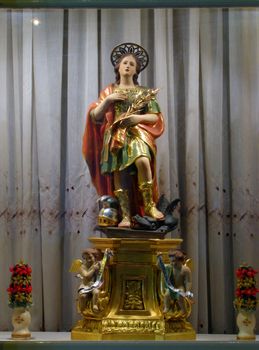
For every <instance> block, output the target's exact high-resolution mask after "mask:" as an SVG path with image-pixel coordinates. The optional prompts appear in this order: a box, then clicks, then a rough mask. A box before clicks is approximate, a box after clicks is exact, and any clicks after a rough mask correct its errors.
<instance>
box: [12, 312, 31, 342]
mask: <svg viewBox="0 0 259 350" xmlns="http://www.w3.org/2000/svg"><path fill="white" fill-rule="evenodd" d="M30 324H31V314H30V312H29V310H28V309H26V308H25V307H16V308H14V309H13V315H12V325H13V332H12V338H14V339H29V338H31V333H30V331H29V326H30Z"/></svg>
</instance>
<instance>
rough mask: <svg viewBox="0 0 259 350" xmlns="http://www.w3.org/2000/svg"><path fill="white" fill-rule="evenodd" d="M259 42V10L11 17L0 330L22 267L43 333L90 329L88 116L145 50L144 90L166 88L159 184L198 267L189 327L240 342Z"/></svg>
mask: <svg viewBox="0 0 259 350" xmlns="http://www.w3.org/2000/svg"><path fill="white" fill-rule="evenodd" d="M35 18H37V19H38V21H39V24H38V25H35V21H33V20H34V19H35ZM36 24H37V23H36ZM258 39H259V10H257V9H233V10H226V9H181V10H179V9H177V10H176V9H155V10H153V9H132V10H129V9H113V10H109V9H107V10H97V9H81V10H62V9H59V10H39V11H38V10H37V11H36V10H20V11H16V10H12V11H11V10H0V84H1V94H0V140H1V152H0V249H1V251H0V252H1V254H0V271H1V277H0V281H1V283H0V296H1V298H0V300H1V312H0V329H1V330H7V329H11V323H10V318H11V316H10V315H11V311H10V309H9V307H8V300H7V292H6V288H7V287H8V284H9V280H10V272H9V269H8V268H9V266H10V265H12V264H14V263H17V262H18V261H19V260H20V259H23V260H24V261H25V262H28V263H29V264H30V265H31V266H32V269H33V275H32V284H33V301H34V306H33V307H32V309H31V313H32V327H31V328H32V329H33V330H49V331H57V330H69V329H71V327H72V326H73V325H74V324H75V322H76V319H77V318H78V315H77V313H76V308H75V297H76V288H77V281H76V279H75V278H74V277H73V276H72V275H71V274H70V273H69V272H68V270H69V267H70V264H71V262H72V260H73V259H75V258H80V256H81V253H82V251H83V250H84V249H85V248H86V247H87V246H89V242H88V240H87V238H88V237H89V236H92V235H95V234H96V233H95V232H94V226H95V222H96V216H97V205H96V200H97V195H96V192H95V189H94V188H93V186H92V184H91V180H90V178H89V172H88V169H87V166H86V164H85V163H84V161H83V158H82V155H81V142H82V134H83V129H84V124H85V114H86V110H87V106H88V104H89V103H90V102H92V101H94V100H96V99H97V96H98V91H99V90H100V89H101V88H104V87H105V86H106V85H107V84H108V83H109V82H112V81H114V74H113V69H112V66H111V63H110V59H109V57H110V52H111V50H112V48H113V47H114V46H115V45H117V44H118V43H121V42H136V43H139V44H141V45H142V46H144V47H145V48H146V49H147V51H148V52H149V54H150V63H149V66H148V68H147V69H146V70H145V71H144V72H143V73H142V75H141V84H143V85H148V86H152V87H158V88H160V92H159V95H158V98H159V102H160V105H161V109H162V111H163V113H164V117H165V121H166V130H165V133H164V134H163V136H162V137H160V139H159V140H158V142H157V144H158V167H157V174H158V179H159V185H160V192H161V193H166V194H167V196H168V197H169V198H168V199H174V198H176V197H180V198H181V200H182V214H181V225H180V226H179V230H178V231H176V232H175V233H174V234H173V237H178V236H180V237H182V238H183V239H184V244H183V248H184V250H185V251H186V252H187V254H188V256H190V257H191V258H192V259H193V266H194V269H193V291H194V295H195V304H194V306H193V314H192V319H191V321H192V323H193V325H194V327H195V329H196V331H197V332H199V333H208V332H212V333H224V332H225V333H232V332H234V331H235V322H234V310H233V298H234V289H235V274H234V273H235V269H236V268H237V267H238V265H239V264H240V263H241V262H247V263H249V264H252V265H253V266H254V268H256V269H258V268H259V257H258V254H257V252H256V250H257V246H258V243H259V242H258V239H259V238H258V235H257V232H256V229H257V228H258V215H259V175H258V174H259V162H258V157H259V142H258V140H259V118H258V115H259V101H258V97H257V95H258V90H259V73H258V66H259V44H258V42H259V40H258ZM222 315H224V317H222Z"/></svg>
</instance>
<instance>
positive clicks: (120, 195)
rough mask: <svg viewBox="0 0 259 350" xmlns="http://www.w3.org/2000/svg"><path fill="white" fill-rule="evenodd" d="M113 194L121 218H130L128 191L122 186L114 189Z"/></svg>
mask: <svg viewBox="0 0 259 350" xmlns="http://www.w3.org/2000/svg"><path fill="white" fill-rule="evenodd" d="M114 195H115V196H116V197H117V199H118V201H119V203H120V207H121V212H122V219H127V220H130V207H129V195H128V191H127V190H124V189H122V188H120V189H118V190H115V191H114Z"/></svg>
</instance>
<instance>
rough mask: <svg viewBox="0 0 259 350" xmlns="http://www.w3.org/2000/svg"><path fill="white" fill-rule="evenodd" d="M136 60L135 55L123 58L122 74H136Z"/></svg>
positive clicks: (120, 69) (120, 67)
mask: <svg viewBox="0 0 259 350" xmlns="http://www.w3.org/2000/svg"><path fill="white" fill-rule="evenodd" d="M136 68H137V64H136V60H135V58H134V57H133V56H126V57H124V58H123V59H122V61H121V63H120V66H119V73H120V76H133V75H134V74H136Z"/></svg>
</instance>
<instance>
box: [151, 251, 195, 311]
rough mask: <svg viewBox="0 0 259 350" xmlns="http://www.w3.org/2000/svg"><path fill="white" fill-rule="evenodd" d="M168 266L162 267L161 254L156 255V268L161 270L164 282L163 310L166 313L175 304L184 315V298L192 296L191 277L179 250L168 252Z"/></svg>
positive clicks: (184, 257) (183, 256) (184, 258)
mask: <svg viewBox="0 0 259 350" xmlns="http://www.w3.org/2000/svg"><path fill="white" fill-rule="evenodd" d="M168 256H169V259H170V264H166V265H164V263H163V260H162V253H158V254H157V257H158V267H159V268H160V269H161V270H162V272H163V275H164V280H165V292H164V310H163V313H165V314H166V313H168V312H169V311H171V310H172V305H173V304H176V303H173V302H177V304H178V306H179V307H180V310H181V311H182V312H183V313H184V314H186V312H187V310H186V302H185V301H186V298H188V299H189V298H191V297H192V296H193V294H192V292H191V286H192V276H191V270H190V268H189V267H188V266H187V264H186V263H185V262H186V256H185V254H184V253H183V252H182V251H181V250H174V251H169V254H168Z"/></svg>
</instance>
